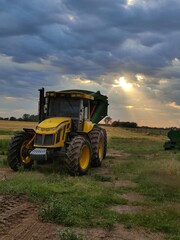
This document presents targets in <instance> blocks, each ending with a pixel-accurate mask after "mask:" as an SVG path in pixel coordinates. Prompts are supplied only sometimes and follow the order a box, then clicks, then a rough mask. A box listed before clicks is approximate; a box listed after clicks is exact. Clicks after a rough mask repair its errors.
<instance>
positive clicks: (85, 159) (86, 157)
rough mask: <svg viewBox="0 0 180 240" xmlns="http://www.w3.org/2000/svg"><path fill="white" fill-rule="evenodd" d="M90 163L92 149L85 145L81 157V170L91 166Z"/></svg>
mask: <svg viewBox="0 0 180 240" xmlns="http://www.w3.org/2000/svg"><path fill="white" fill-rule="evenodd" d="M89 161H90V149H89V147H88V146H87V145H84V146H83V147H82V149H81V156H80V167H81V169H83V170H84V169H86V168H87V167H88V165H89Z"/></svg>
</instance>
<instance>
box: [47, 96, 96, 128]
mask: <svg viewBox="0 0 180 240" xmlns="http://www.w3.org/2000/svg"><path fill="white" fill-rule="evenodd" d="M93 99H94V97H93V96H90V95H87V94H83V93H78V92H76V91H72V92H68V91H61V92H47V93H46V97H45V105H44V118H56V117H66V118H71V119H72V127H73V130H74V131H83V128H84V122H85V121H90V101H92V100H93Z"/></svg>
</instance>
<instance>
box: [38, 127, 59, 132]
mask: <svg viewBox="0 0 180 240" xmlns="http://www.w3.org/2000/svg"><path fill="white" fill-rule="evenodd" d="M56 129H57V128H56V127H53V128H41V127H36V130H39V131H42V132H45V131H56Z"/></svg>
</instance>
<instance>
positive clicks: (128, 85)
mask: <svg viewBox="0 0 180 240" xmlns="http://www.w3.org/2000/svg"><path fill="white" fill-rule="evenodd" d="M113 86H114V87H121V88H122V89H123V90H124V91H130V90H132V87H133V85H132V83H128V82H127V81H126V80H125V77H120V78H119V80H115V85H113Z"/></svg>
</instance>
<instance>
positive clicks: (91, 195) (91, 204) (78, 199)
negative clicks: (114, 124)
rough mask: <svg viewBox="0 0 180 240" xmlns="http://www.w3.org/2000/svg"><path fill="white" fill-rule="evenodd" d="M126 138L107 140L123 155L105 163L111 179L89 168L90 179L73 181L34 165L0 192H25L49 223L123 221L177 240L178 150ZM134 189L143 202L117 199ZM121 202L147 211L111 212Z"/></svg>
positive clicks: (108, 225) (108, 224)
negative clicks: (118, 183) (119, 183)
mask: <svg viewBox="0 0 180 240" xmlns="http://www.w3.org/2000/svg"><path fill="white" fill-rule="evenodd" d="M115 130H116V129H115ZM118 131H120V129H119V130H118ZM111 132H112V129H111ZM112 133H113V132H112ZM125 134H126V132H125V130H123V138H122V136H121V135H120V136H119V137H118V136H115V137H112V139H111V141H110V142H108V147H111V148H113V149H116V150H118V151H120V153H121V154H122V157H121V156H120V157H112V156H110V157H109V158H107V159H106V160H104V164H103V166H105V167H106V170H107V168H108V169H109V174H108V175H106V174H104V173H103V171H102V172H101V171H99V172H98V170H95V169H91V170H90V173H89V175H87V176H83V177H70V176H69V175H67V173H65V172H64V171H62V169H61V166H60V165H59V164H58V163H57V162H55V163H54V164H52V165H51V166H48V165H42V166H35V167H34V169H33V170H32V171H30V172H23V171H22V172H19V173H17V174H16V175H15V176H14V177H13V178H10V179H6V180H5V181H3V182H0V193H1V194H22V193H25V194H26V195H27V196H29V199H31V201H35V202H38V203H40V204H41V206H42V207H41V209H40V212H39V217H40V219H42V221H45V222H54V223H58V224H63V225H64V226H67V227H70V226H75V227H84V228H90V227H103V228H105V229H109V230H112V229H113V227H114V226H115V224H117V223H123V224H125V226H126V227H127V228H133V227H144V228H147V229H149V230H151V231H160V232H163V233H165V237H166V238H167V239H172V240H176V239H178V237H179V236H180V232H179V229H180V226H179V222H180V213H179V202H180V152H178V151H176V152H175V151H166V152H165V151H164V150H163V142H162V137H161V136H160V137H158V136H156V137H154V136H152V137H151V136H148V138H144V137H143V136H142V135H141V134H137V133H136V135H135V134H134V135H133V137H130V134H131V133H130V132H127V138H126V135H125ZM7 145H8V140H1V141H0V150H1V149H4V150H5V149H6V147H7ZM4 150H3V151H4ZM121 154H120V155H121ZM0 166H1V164H0ZM103 166H102V167H103ZM117 180H130V181H133V182H135V183H137V186H135V187H128V186H123V187H121V186H119V187H117V186H116V185H115V182H116V181H117ZM132 191H135V192H137V193H139V194H142V195H143V196H144V201H143V202H138V203H137V202H135V203H132V202H129V201H128V200H126V199H123V198H121V197H119V195H120V194H123V193H128V192H132ZM117 194H118V197H117ZM119 204H120V205H122V204H123V205H124V204H125V205H126V204H129V205H130V204H132V205H133V204H134V205H139V206H142V208H143V211H142V212H139V213H136V214H119V213H116V212H113V211H111V210H110V207H111V206H113V205H119ZM62 233H63V232H62ZM61 235H62V236H64V240H66V239H73V237H74V239H81V238H76V237H77V236H76V233H73V232H70V231H68V230H66V231H65V233H64V235H63V234H61ZM65 237H67V238H65ZM80 237H81V236H80ZM62 239H63V238H62Z"/></svg>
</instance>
